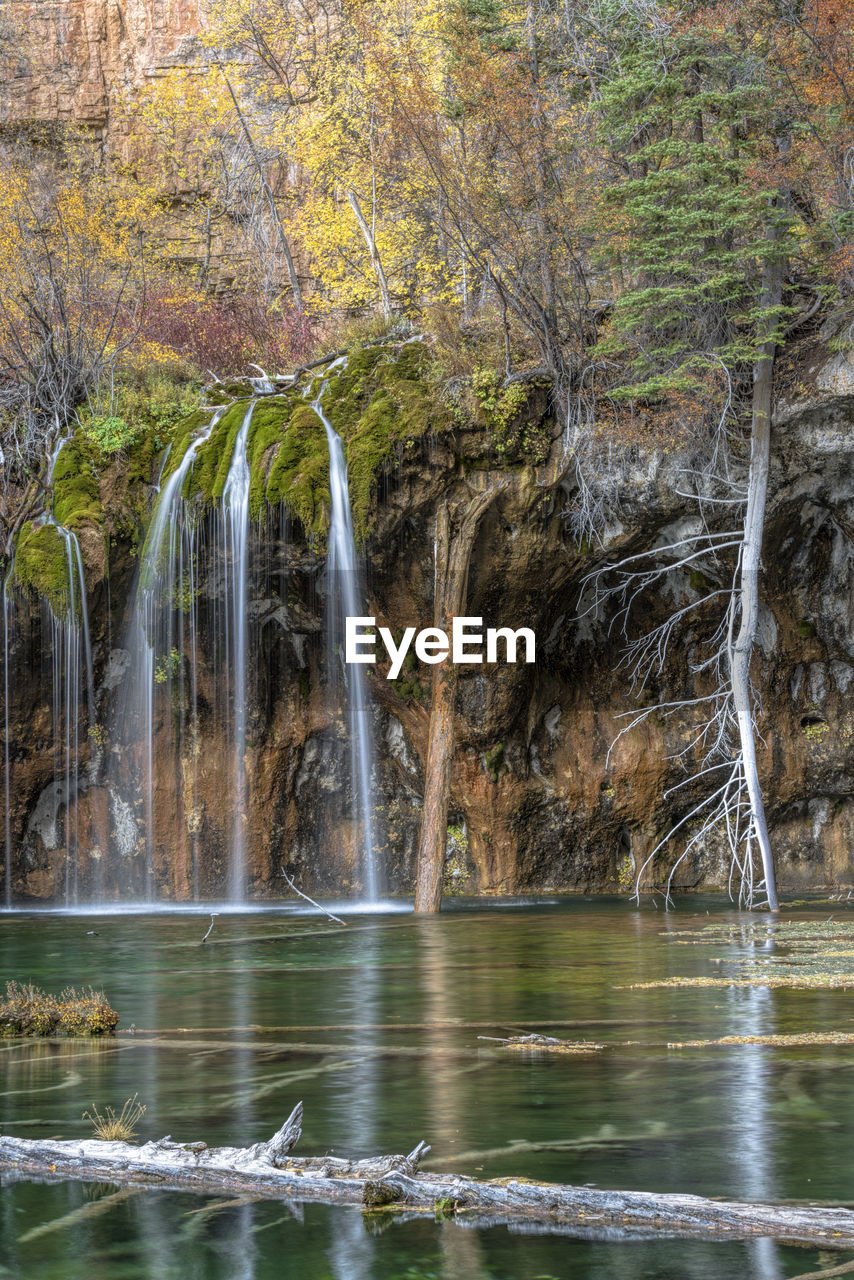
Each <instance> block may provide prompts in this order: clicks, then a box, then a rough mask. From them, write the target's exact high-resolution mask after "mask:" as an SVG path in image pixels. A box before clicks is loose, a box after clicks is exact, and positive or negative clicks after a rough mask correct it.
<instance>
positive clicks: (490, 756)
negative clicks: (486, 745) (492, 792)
mask: <svg viewBox="0 0 854 1280" xmlns="http://www.w3.org/2000/svg"><path fill="white" fill-rule="evenodd" d="M483 762H484V764H485V765H486V772H487V773H488V774H489V776H490V778H491V779H492V781H493V782H497V781H498V779H499V778H500V776H501V774H502V773H503V772H504V743H503V742H496V744H495V746H494V747H491V748H490V749H489V751H485V752H484V753H483Z"/></svg>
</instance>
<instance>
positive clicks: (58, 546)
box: [15, 524, 68, 617]
mask: <svg viewBox="0 0 854 1280" xmlns="http://www.w3.org/2000/svg"><path fill="white" fill-rule="evenodd" d="M15 577H16V578H17V580H18V582H19V583H20V585H21V586H22V587H24V588H25V589H26V590H29V591H35V592H36V593H37V594H38V595H40V596H43V597H44V598H45V599H46V600H47V602H48V604H49V605H50V607H51V609H52V610H53V612H54V613H55V614H56V615H57V617H61V616H62V615H63V614H65V612H66V610H67V608H68V557H67V553H66V550H65V541H64V539H63V538H62V535H61V534H60V532H59V530H58V529H57V527H56V525H52V524H42V525H36V524H25V525H24V527H23V528H22V529H21V532H20V533H19V534H18V541H17V544H16V546H15Z"/></svg>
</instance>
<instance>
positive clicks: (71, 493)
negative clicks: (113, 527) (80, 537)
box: [53, 431, 104, 531]
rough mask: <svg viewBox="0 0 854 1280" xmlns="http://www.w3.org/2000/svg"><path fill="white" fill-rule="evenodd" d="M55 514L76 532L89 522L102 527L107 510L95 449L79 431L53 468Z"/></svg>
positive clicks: (59, 520)
mask: <svg viewBox="0 0 854 1280" xmlns="http://www.w3.org/2000/svg"><path fill="white" fill-rule="evenodd" d="M53 515H54V519H55V520H56V521H57V523H58V524H63V525H65V527H66V529H72V530H74V531H76V530H77V529H79V528H80V526H81V524H83V523H84V522H86V521H89V522H90V523H91V524H94V525H97V526H98V527H99V528H100V527H101V525H102V524H103V523H104V510H103V507H102V506H101V499H100V497H99V495H98V469H97V463H96V458H95V455H94V451H93V447H92V445H91V444H90V442H89V441H88V440H87V439H86V437H85V436H84V434H83V432H82V431H77V432H75V434H74V435H73V436H72V437H71V439H70V440H67V441H66V443H65V444H64V445H63V446H62V449H61V450H60V453H59V457H58V458H57V460H56V466H55V467H54V469H53Z"/></svg>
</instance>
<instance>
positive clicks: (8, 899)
mask: <svg viewBox="0 0 854 1280" xmlns="http://www.w3.org/2000/svg"><path fill="white" fill-rule="evenodd" d="M11 577H12V570H11V569H10V570H9V573H8V574H7V576H6V578H5V579H4V581H3V800H4V804H3V848H4V860H3V862H4V865H3V905H4V906H6V907H11V905H12V815H11V813H10V808H9V807H10V804H11V800H12V788H11V770H12V761H11V753H10V751H9V651H10V637H9V632H10V630H11V626H12V618H13V600H12V594H11V590H10V579H11Z"/></svg>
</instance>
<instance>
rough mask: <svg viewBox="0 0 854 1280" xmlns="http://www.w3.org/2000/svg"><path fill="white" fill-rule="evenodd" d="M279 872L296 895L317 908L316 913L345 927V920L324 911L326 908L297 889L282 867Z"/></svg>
mask: <svg viewBox="0 0 854 1280" xmlns="http://www.w3.org/2000/svg"><path fill="white" fill-rule="evenodd" d="M280 870H281V872H282V877H283V878H284V880H285V881H286V882H287V883H288V885H289V886H290V887H291V889H293V891H294V893H298V894H299V896H300V897H301V898H305V900H306V902H310V903H311V905H312V906H313V907H317V909H318V911H322V912H323V914H324V915H325V916H329V919H330V920H334V921H335V923H336V924H344V925H346V923H347V921H346V920H342V919H341V917H340V916H334V915H333V914H332V912H331V911H327V910H326V907H322V906H321V905H320V903H319V902H315V900H314V898H310V897H309V896H308V894H307V893H303V891H302V889H298V888H297V887H296V885H295V884H294V882H293V880H292V879H291V877H290V876H289V875H288V873H287V872H286V871H285V868H284V867H281V868H280Z"/></svg>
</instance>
